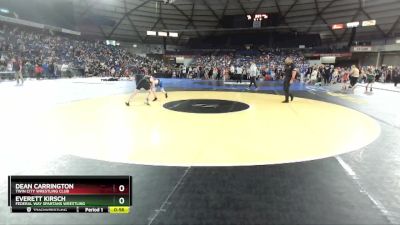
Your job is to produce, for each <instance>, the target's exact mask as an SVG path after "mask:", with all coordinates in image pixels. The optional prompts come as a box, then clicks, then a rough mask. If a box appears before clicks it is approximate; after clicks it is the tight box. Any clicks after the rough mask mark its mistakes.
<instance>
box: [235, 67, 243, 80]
mask: <svg viewBox="0 0 400 225" xmlns="http://www.w3.org/2000/svg"><path fill="white" fill-rule="evenodd" d="M236 78H237V80H236V81H237V83H242V80H243V67H241V66H238V67H236Z"/></svg>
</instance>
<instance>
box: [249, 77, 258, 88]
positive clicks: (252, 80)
mask: <svg viewBox="0 0 400 225" xmlns="http://www.w3.org/2000/svg"><path fill="white" fill-rule="evenodd" d="M252 84H254V87H256V88H257V84H256V77H253V76H252V77H250V85H249V88H251V85H252Z"/></svg>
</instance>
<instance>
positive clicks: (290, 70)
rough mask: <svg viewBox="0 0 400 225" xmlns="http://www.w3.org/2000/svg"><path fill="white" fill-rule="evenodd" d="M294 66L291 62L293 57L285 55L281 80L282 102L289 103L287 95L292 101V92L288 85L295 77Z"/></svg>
mask: <svg viewBox="0 0 400 225" xmlns="http://www.w3.org/2000/svg"><path fill="white" fill-rule="evenodd" d="M296 74H297V71H296V66H295V65H294V63H293V59H292V58H290V57H287V58H286V59H285V78H284V80H283V91H284V92H285V101H283V102H282V103H289V96H290V101H293V98H294V96H293V94H292V93H290V85H291V84H292V83H293V81H294V79H295V78H296Z"/></svg>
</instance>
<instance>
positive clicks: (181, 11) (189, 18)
mask: <svg viewBox="0 0 400 225" xmlns="http://www.w3.org/2000/svg"><path fill="white" fill-rule="evenodd" d="M172 6H173V7H174V8H175V9H176V10H177V11H178V12H179V13H180V14H181V15H182V16H184V17H185V18H186V19H187V20H188V21H189V22H188V23H189V25H192V27H193V28H194V29H196V30H197V26H196V25H195V24H194V23H193V14H194V4H193V6H192V11H191V13H192V15H191V16H188V15H186V13H185V12H183V10H181V9H180V8H179V7H178V6H176V5H175V4H172ZM186 28H187V27H186ZM196 34H197V36H199V37H201V34H200V33H199V32H198V31H196Z"/></svg>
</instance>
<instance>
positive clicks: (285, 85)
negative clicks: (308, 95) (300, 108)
mask: <svg viewBox="0 0 400 225" xmlns="http://www.w3.org/2000/svg"><path fill="white" fill-rule="evenodd" d="M283 91H284V92H285V101H286V102H288V101H289V96H292V93H290V78H289V79H288V78H285V80H283Z"/></svg>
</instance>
